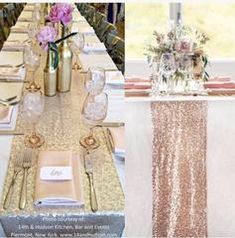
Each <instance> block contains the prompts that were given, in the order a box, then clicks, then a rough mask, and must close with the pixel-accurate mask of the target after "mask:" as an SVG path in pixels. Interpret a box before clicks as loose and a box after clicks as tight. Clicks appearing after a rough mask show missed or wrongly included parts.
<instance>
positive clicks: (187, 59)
mask: <svg viewBox="0 0 235 238" xmlns="http://www.w3.org/2000/svg"><path fill="white" fill-rule="evenodd" d="M178 71H179V72H180V73H182V75H183V77H184V81H185V87H184V90H185V91H186V92H188V91H190V90H191V85H192V81H193V59H192V55H191V54H181V55H180V58H179V65H178Z"/></svg>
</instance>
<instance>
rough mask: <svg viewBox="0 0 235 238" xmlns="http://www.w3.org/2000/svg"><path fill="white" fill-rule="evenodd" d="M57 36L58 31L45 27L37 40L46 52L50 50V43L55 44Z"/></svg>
mask: <svg viewBox="0 0 235 238" xmlns="http://www.w3.org/2000/svg"><path fill="white" fill-rule="evenodd" d="M56 36H57V32H56V29H55V28H53V27H51V26H44V27H42V28H41V30H40V31H39V32H38V34H37V40H38V41H39V42H40V45H41V47H42V48H43V49H44V50H47V49H48V43H49V42H54V41H55V39H56Z"/></svg>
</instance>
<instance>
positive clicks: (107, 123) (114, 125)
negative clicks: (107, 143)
mask: <svg viewBox="0 0 235 238" xmlns="http://www.w3.org/2000/svg"><path fill="white" fill-rule="evenodd" d="M100 126H103V127H121V126H125V123H124V122H103V123H101V124H100Z"/></svg>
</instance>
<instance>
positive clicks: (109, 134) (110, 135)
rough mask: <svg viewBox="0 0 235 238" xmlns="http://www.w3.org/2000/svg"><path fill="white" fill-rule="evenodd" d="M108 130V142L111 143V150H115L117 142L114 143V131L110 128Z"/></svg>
mask: <svg viewBox="0 0 235 238" xmlns="http://www.w3.org/2000/svg"><path fill="white" fill-rule="evenodd" d="M106 132H107V137H108V143H109V145H110V148H111V151H112V152H115V144H114V140H113V135H112V132H111V131H110V129H109V128H106Z"/></svg>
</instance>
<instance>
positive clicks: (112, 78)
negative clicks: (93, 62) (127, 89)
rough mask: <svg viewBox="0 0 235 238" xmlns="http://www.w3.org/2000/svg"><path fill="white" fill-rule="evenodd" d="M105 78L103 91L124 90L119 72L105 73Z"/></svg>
mask: <svg viewBox="0 0 235 238" xmlns="http://www.w3.org/2000/svg"><path fill="white" fill-rule="evenodd" d="M105 77H106V80H105V81H106V84H105V89H107V90H109V89H115V90H119V89H122V90H123V89H124V81H125V80H124V76H123V74H122V72H121V71H118V70H117V71H106V72H105Z"/></svg>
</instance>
